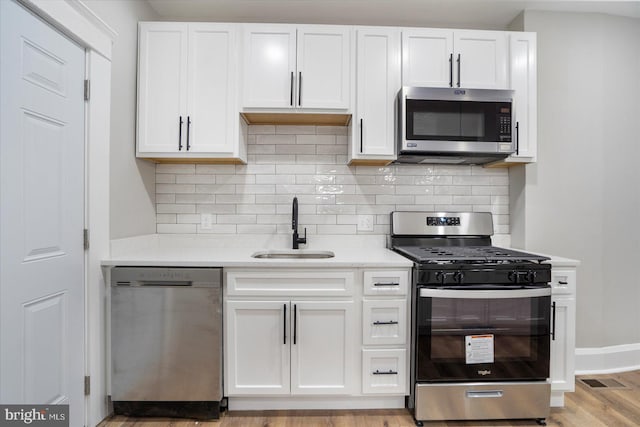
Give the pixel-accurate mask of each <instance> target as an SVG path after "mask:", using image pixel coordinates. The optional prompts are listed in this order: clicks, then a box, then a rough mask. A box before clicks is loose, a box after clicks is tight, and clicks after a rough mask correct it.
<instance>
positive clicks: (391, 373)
mask: <svg viewBox="0 0 640 427" xmlns="http://www.w3.org/2000/svg"><path fill="white" fill-rule="evenodd" d="M372 374H373V375H398V371H392V370H391V369H389V370H388V371H382V372H380V371H379V370H377V369H376V370H375V372H372Z"/></svg>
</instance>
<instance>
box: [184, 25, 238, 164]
mask: <svg viewBox="0 0 640 427" xmlns="http://www.w3.org/2000/svg"><path fill="white" fill-rule="evenodd" d="M235 37H236V35H235V28H234V27H233V26H231V25H226V24H208V23H202V24H189V60H188V70H189V71H188V72H189V74H188V75H189V79H188V109H187V132H188V133H187V136H188V141H185V146H186V148H187V149H188V151H189V152H195V153H203V152H207V153H233V151H234V147H235V145H236V144H237V143H238V141H233V140H232V136H233V132H231V130H232V129H231V125H230V123H231V122H232V117H231V115H232V114H233V115H237V114H238V113H237V111H234V102H233V100H234V98H235V96H236V93H235V88H236V84H235V82H234V78H235V72H236V70H235V47H236V42H235ZM187 143H188V144H187Z"/></svg>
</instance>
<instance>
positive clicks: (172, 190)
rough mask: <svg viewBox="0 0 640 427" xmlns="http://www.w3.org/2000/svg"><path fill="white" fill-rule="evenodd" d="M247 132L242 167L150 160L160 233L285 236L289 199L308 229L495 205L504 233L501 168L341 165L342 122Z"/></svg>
mask: <svg viewBox="0 0 640 427" xmlns="http://www.w3.org/2000/svg"><path fill="white" fill-rule="evenodd" d="M248 135H249V136H248V147H247V151H248V156H247V158H248V162H249V163H248V164H246V165H207V164H202V165H201V164H198V165H196V164H175V165H174V164H158V165H156V195H155V197H156V223H157V232H158V233H187V234H189V233H203V234H289V233H291V201H292V199H293V197H294V196H297V197H298V209H299V220H300V225H301V226H302V227H304V228H306V229H307V234H309V235H314V234H352V235H355V234H388V233H389V224H390V216H389V213H390V212H391V211H394V210H409V211H416V210H437V211H476V212H492V213H493V214H494V229H495V233H496V234H508V233H509V197H508V194H509V193H508V191H509V174H508V170H505V169H500V168H495V169H489V168H482V167H480V166H468V165H388V166H348V165H346V162H347V150H348V147H347V138H348V128H347V127H343V126H280V125H278V126H273V125H264V126H262V125H261V126H253V125H252V126H249V128H248ZM204 213H206V214H212V215H213V224H212V225H211V228H207V229H203V228H202V227H201V225H200V224H201V214H204ZM358 215H374V230H373V231H372V232H363V231H358V230H357V223H358Z"/></svg>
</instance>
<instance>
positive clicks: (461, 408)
mask: <svg viewBox="0 0 640 427" xmlns="http://www.w3.org/2000/svg"><path fill="white" fill-rule="evenodd" d="M492 235H493V222H492V216H491V214H490V213H478V212H464V213H447V212H392V213H391V236H390V242H389V244H390V247H391V248H392V249H393V250H395V251H396V252H398V253H400V254H402V255H404V256H406V257H408V258H409V259H411V260H413V262H414V268H413V282H412V328H411V346H412V348H411V355H412V357H411V395H410V398H409V401H408V407H409V408H410V409H412V410H413V412H414V417H415V419H416V422H417V423H418V424H419V425H421V424H422V421H435V420H456V419H457V420H459V419H508V418H531V419H535V420H537V421H538V423H540V424H544V422H545V421H544V419H545V418H546V417H547V416H548V414H549V397H550V392H551V388H550V384H549V382H548V377H549V358H550V339H551V334H552V322H553V320H554V319H552V317H553V316H554V312H555V310H553V309H552V306H551V287H550V285H549V281H550V280H551V266H550V264H546V263H543V261H546V260H548V258H546V257H543V256H538V255H534V254H529V253H525V252H520V251H514V250H509V249H503V248H498V247H495V246H492V244H491V236H492Z"/></svg>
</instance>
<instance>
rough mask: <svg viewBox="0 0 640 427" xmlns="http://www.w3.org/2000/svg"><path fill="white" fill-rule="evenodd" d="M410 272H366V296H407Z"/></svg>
mask: <svg viewBox="0 0 640 427" xmlns="http://www.w3.org/2000/svg"><path fill="white" fill-rule="evenodd" d="M408 288H409V270H387V271H386V270H377V271H370V270H369V271H365V272H364V294H365V295H406V294H407V289H408Z"/></svg>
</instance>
